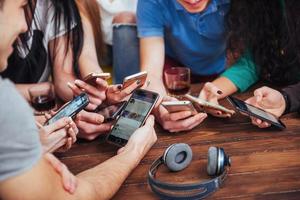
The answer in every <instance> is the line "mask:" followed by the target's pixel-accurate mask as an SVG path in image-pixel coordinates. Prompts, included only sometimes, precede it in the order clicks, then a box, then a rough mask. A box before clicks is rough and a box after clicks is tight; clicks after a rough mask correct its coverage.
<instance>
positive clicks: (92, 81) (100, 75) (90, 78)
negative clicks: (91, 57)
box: [83, 73, 111, 86]
mask: <svg viewBox="0 0 300 200" xmlns="http://www.w3.org/2000/svg"><path fill="white" fill-rule="evenodd" d="M110 77H111V75H110V73H90V74H88V75H87V76H86V77H84V79H83V81H84V82H86V83H88V84H90V85H93V86H96V85H97V83H96V80H97V78H101V79H103V80H105V81H106V80H108V79H109V78H110Z"/></svg>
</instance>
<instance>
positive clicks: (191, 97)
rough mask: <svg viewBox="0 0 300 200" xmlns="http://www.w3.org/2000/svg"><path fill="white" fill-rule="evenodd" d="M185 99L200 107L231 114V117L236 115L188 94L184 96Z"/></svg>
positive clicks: (231, 111) (232, 111)
mask: <svg viewBox="0 0 300 200" xmlns="http://www.w3.org/2000/svg"><path fill="white" fill-rule="evenodd" d="M184 97H185V98H187V99H188V100H190V101H192V102H193V103H195V104H197V105H198V106H200V107H206V108H212V109H215V110H219V111H222V112H225V113H228V114H231V115H233V114H234V113H235V112H234V110H229V109H227V108H225V107H224V106H221V105H218V104H214V103H211V102H208V101H205V100H204V99H201V98H197V97H194V96H192V95H190V94H186V95H184Z"/></svg>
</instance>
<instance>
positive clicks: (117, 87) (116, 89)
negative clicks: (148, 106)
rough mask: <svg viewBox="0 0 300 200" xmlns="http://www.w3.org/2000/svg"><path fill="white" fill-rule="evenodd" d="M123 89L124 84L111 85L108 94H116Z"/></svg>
mask: <svg viewBox="0 0 300 200" xmlns="http://www.w3.org/2000/svg"><path fill="white" fill-rule="evenodd" d="M122 88H123V85H122V84H119V85H110V86H109V87H108V89H107V92H108V93H116V92H119V91H121V90H122Z"/></svg>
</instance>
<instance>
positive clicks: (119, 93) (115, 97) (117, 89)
mask: <svg viewBox="0 0 300 200" xmlns="http://www.w3.org/2000/svg"><path fill="white" fill-rule="evenodd" d="M140 84H141V82H140V81H139V80H138V81H136V82H135V83H133V84H131V85H130V86H128V87H126V88H124V89H122V85H111V86H109V87H108V89H107V92H106V97H107V98H106V103H107V104H108V105H111V104H115V103H119V102H121V101H124V100H125V99H126V98H129V96H130V94H131V93H132V92H133V91H134V90H135V89H137V88H138V87H139V86H140Z"/></svg>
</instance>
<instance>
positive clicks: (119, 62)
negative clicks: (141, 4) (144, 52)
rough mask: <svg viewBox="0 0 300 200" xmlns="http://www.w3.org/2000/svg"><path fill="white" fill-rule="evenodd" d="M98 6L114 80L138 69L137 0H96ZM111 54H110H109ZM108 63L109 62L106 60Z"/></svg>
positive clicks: (116, 80)
mask: <svg viewBox="0 0 300 200" xmlns="http://www.w3.org/2000/svg"><path fill="white" fill-rule="evenodd" d="M97 2H98V3H99V6H100V14H101V25H102V30H103V33H104V36H103V37H104V42H105V43H106V44H107V45H108V50H109V51H108V52H110V53H108V60H109V57H111V59H112V64H113V71H114V82H115V83H122V81H123V78H124V77H126V76H128V75H131V74H134V73H137V72H138V71H139V64H140V62H139V41H138V38H137V30H136V17H135V13H136V8H137V0H97ZM110 54H112V55H110ZM108 63H111V62H110V61H108Z"/></svg>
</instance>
